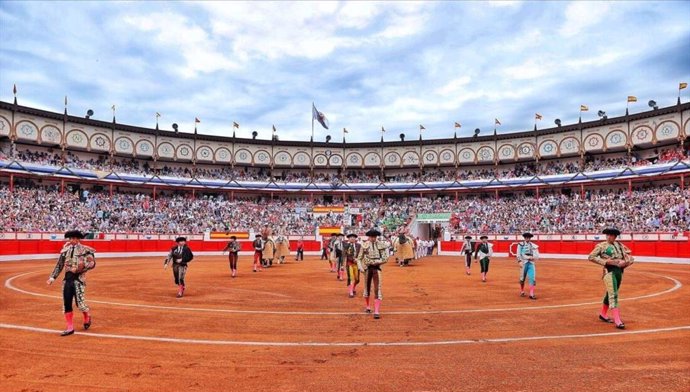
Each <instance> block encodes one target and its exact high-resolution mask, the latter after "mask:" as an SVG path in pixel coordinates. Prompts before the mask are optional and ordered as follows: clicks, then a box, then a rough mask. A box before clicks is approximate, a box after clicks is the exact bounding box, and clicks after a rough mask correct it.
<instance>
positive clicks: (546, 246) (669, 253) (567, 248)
mask: <svg viewBox="0 0 690 392" xmlns="http://www.w3.org/2000/svg"><path fill="white" fill-rule="evenodd" d="M513 242H516V241H501V240H498V241H491V243H492V244H494V252H504V253H505V252H508V247H509V246H510V244H511V243H513ZM598 242H599V241H534V243H536V244H537V245H538V246H539V251H540V253H550V254H576V255H587V254H589V252H591V251H592V249H593V248H594V246H595V245H596V244H597V243H598ZM621 242H622V243H624V244H625V245H626V246H627V247H628V248H630V250H631V251H632V254H633V255H634V256H650V257H669V258H690V241H634V240H631V241H621ZM461 246H462V242H458V241H442V242H441V250H442V251H446V252H448V251H449V252H459V251H460V247H461Z"/></svg>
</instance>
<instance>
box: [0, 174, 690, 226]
mask: <svg viewBox="0 0 690 392" xmlns="http://www.w3.org/2000/svg"><path fill="white" fill-rule="evenodd" d="M0 200H2V205H3V208H2V212H1V213H0V231H5V232H6V231H10V232H32V231H49V232H50V231H66V230H71V229H80V230H85V231H95V232H128V233H146V234H175V233H186V234H199V233H203V232H205V231H228V230H229V231H250V230H255V231H258V230H259V228H260V227H261V226H262V225H264V224H268V225H271V226H272V227H274V229H275V231H276V232H278V233H285V234H289V235H314V233H315V230H316V228H317V227H319V226H344V227H346V228H348V229H353V230H360V229H366V228H369V227H372V226H380V227H384V228H386V229H388V230H395V229H396V228H398V227H399V226H401V225H405V224H406V223H408V222H409V221H410V220H411V219H413V218H414V216H415V215H416V214H419V213H439V212H446V213H451V220H450V225H451V227H450V229H451V230H453V231H455V232H457V233H470V234H480V233H502V234H508V233H514V234H515V233H521V232H522V231H532V232H535V233H590V232H599V231H600V230H601V229H602V228H604V227H607V226H616V227H618V228H619V229H620V230H621V231H623V232H656V231H661V232H683V231H687V230H689V229H690V206H689V202H690V190H688V189H685V190H681V189H679V187H677V186H674V185H668V186H657V187H651V188H648V189H638V190H633V191H632V192H628V191H627V190H599V191H588V192H587V193H586V194H585V195H584V197H583V196H581V195H580V194H579V193H573V194H570V195H566V194H555V193H546V194H542V195H541V196H540V197H535V196H529V195H524V194H521V195H517V196H511V197H501V198H499V199H496V198H494V197H480V196H473V197H468V198H461V199H459V200H457V201H456V200H455V198H452V197H439V198H411V197H405V198H397V199H386V200H385V201H384V202H383V203H382V202H381V200H380V199H378V198H366V197H361V198H359V199H351V200H350V201H348V203H347V207H348V208H357V209H358V210H357V211H358V212H357V213H356V214H355V213H353V214H349V213H348V211H349V210H348V209H346V211H345V212H344V213H335V212H331V213H314V212H313V211H312V208H313V207H314V206H315V205H317V204H320V203H312V202H310V201H309V200H307V199H299V198H278V199H273V200H270V199H267V198H251V199H235V200H229V199H228V198H226V197H224V196H223V195H203V196H201V197H196V198H192V197H191V196H190V195H189V194H187V195H176V194H164V193H161V194H158V195H157V197H156V198H155V200H154V198H153V197H152V196H151V194H141V193H120V192H116V193H114V194H113V195H112V196H110V195H109V194H108V193H103V192H100V191H95V190H91V191H86V190H74V191H71V190H65V191H64V192H61V191H60V190H59V189H57V187H55V186H52V187H40V186H34V185H32V184H30V183H26V184H25V185H21V186H15V187H14V189H13V190H12V191H11V190H10V189H9V187H8V186H6V185H2V186H0Z"/></svg>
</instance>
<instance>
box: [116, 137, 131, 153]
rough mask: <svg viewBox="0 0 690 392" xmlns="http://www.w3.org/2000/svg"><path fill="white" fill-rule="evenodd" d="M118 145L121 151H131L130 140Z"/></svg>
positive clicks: (121, 141)
mask: <svg viewBox="0 0 690 392" xmlns="http://www.w3.org/2000/svg"><path fill="white" fill-rule="evenodd" d="M117 145H118V146H120V150H123V151H126V150H129V147H130V145H129V140H127V139H121V140H120V141H119V142H117Z"/></svg>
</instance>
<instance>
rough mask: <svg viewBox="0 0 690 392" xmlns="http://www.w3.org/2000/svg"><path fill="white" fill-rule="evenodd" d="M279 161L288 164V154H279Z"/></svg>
mask: <svg viewBox="0 0 690 392" xmlns="http://www.w3.org/2000/svg"><path fill="white" fill-rule="evenodd" d="M278 160H279V161H281V162H287V160H288V156H287V154H285V153H283V154H279V155H278Z"/></svg>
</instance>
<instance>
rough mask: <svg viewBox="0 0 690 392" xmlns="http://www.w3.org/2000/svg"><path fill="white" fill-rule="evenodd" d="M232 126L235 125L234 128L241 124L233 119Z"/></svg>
mask: <svg viewBox="0 0 690 392" xmlns="http://www.w3.org/2000/svg"><path fill="white" fill-rule="evenodd" d="M232 127H233V128H239V127H240V124H238V123H236V122H234V121H233V122H232Z"/></svg>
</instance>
